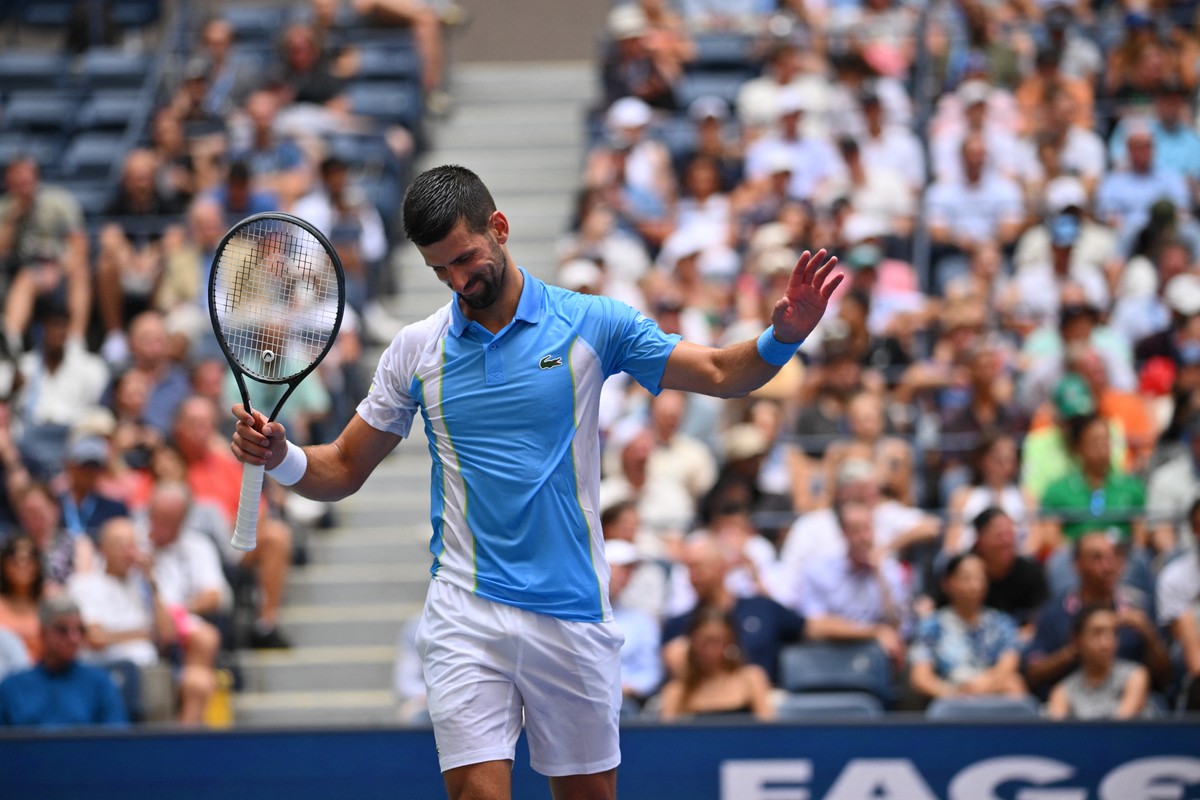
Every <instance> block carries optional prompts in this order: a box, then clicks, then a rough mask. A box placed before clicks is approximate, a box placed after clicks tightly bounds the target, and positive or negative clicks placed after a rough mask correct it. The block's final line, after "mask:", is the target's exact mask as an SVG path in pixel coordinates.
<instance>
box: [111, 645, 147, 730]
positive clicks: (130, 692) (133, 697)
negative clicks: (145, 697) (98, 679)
mask: <svg viewBox="0 0 1200 800" xmlns="http://www.w3.org/2000/svg"><path fill="white" fill-rule="evenodd" d="M100 666H101V667H102V668H103V669H104V671H105V672H107V673H108V675H109V677H110V678H112V681H113V683H115V684H116V686H117V691H119V692H120V693H121V700H122V701H124V703H125V713H126V714H127V715H128V716H129V720H130V721H131V722H140V721H141V720H142V719H143V717H144V716H145V715H144V713H143V710H142V671H141V669H139V668H138V665H137V664H135V663H133V662H132V661H128V660H125V659H121V660H119V661H106V662H104V663H103V664H101V665H100Z"/></svg>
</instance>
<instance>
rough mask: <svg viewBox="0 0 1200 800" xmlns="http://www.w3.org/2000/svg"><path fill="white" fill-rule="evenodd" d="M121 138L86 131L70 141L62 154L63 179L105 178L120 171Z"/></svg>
mask: <svg viewBox="0 0 1200 800" xmlns="http://www.w3.org/2000/svg"><path fill="white" fill-rule="evenodd" d="M122 138H123V137H122V136H121V135H120V134H115V133H107V132H99V131H88V132H86V133H81V134H79V135H78V136H76V137H75V138H74V139H72V140H71V143H70V144H68V145H67V150H66V152H65V153H63V159H62V173H61V174H62V176H63V177H64V178H75V179H87V178H107V177H108V176H109V175H111V174H113V173H114V170H119V169H120V166H119V165H120V163H121V161H122V159H123V158H124V155H125V150H124V146H123V141H122Z"/></svg>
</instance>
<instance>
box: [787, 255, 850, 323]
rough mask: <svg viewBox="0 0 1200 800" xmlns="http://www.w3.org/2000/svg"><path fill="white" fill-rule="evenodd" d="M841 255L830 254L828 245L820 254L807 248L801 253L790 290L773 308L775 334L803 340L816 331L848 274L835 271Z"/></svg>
mask: <svg viewBox="0 0 1200 800" xmlns="http://www.w3.org/2000/svg"><path fill="white" fill-rule="evenodd" d="M836 265H837V256H829V257H828V258H826V252H825V249H824V248H822V249H820V250H818V251H817V252H816V254H815V255H814V254H812V253H809V251H807V250H805V251H804V252H803V253H801V254H800V259H799V260H798V261H797V262H796V267H795V269H793V270H792V278H791V280H789V281H788V286H787V291H786V292H785V293H784V295H783V297H781V298H779V300H778V302H776V303H775V307H774V308H773V309H772V310H771V324H772V325H773V326H774V327H775V338H776V339H778V340H779V341H781V342H799V341H801V340H802V339H805V338H807V336H808V335H809V334H810V333H812V332H813V329H814V328H816V327H817V323H818V322H820V321H821V317H822V316H824V314H825V308H826V306H828V305H829V298H830V297H832V296H833V292H834V290H835V289H837V287H838V286H839V285H840V284H841V282H842V280H843V279H844V278H845V277H846V275H845V273H838V274H837V275H834V274H833V268H834V267H835V266H836Z"/></svg>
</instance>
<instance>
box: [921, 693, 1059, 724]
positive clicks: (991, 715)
mask: <svg viewBox="0 0 1200 800" xmlns="http://www.w3.org/2000/svg"><path fill="white" fill-rule="evenodd" d="M925 716H926V717H927V718H928V719H972V720H980V719H1028V718H1030V717H1037V716H1038V705H1037V701H1036V700H1035V699H1033V698H1032V697H987V696H981V697H939V698H937V699H936V700H934V701H933V702H932V703H930V704H929V707H928V708H927V709H925Z"/></svg>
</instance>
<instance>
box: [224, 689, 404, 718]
mask: <svg viewBox="0 0 1200 800" xmlns="http://www.w3.org/2000/svg"><path fill="white" fill-rule="evenodd" d="M234 718H235V719H236V720H237V723H238V724H239V725H258V726H280V727H284V726H286V727H299V726H306V725H319V726H330V725H333V726H350V725H356V726H358V725H387V724H396V723H397V722H398V721H399V718H398V716H397V711H396V701H395V697H394V695H393V694H392V692H391V690H384V689H364V690H344V691H337V692H305V691H300V692H240V693H238V694H237V695H235V696H234Z"/></svg>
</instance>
